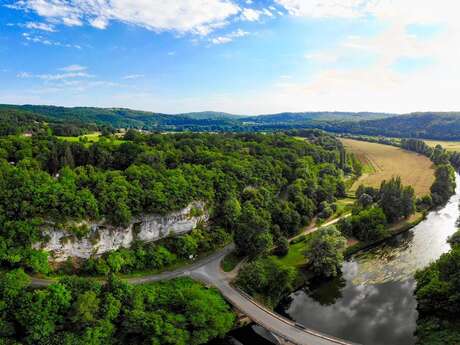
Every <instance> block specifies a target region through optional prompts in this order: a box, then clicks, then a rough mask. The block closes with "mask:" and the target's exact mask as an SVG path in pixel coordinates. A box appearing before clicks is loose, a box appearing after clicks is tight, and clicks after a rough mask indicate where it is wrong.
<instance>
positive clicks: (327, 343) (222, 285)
mask: <svg viewBox="0 0 460 345" xmlns="http://www.w3.org/2000/svg"><path fill="white" fill-rule="evenodd" d="M347 216H348V215H346V216H344V217H347ZM342 218H343V217H342ZM339 219H340V218H339ZM339 219H336V220H333V221H331V222H328V223H327V224H324V225H323V226H326V225H331V224H334V223H336V222H337V221H338V220H339ZM319 228H320V227H316V228H313V229H308V230H307V231H306V232H305V233H311V232H313V231H316V230H317V229H319ZM301 235H302V234H301ZM234 248H235V246H234V244H229V245H227V246H226V247H224V248H223V249H221V250H220V251H218V252H216V253H214V254H212V255H210V256H208V257H206V258H203V259H201V260H199V261H197V262H196V263H193V264H191V265H189V266H186V267H183V268H180V269H177V270H175V271H169V272H163V273H159V274H155V275H147V276H143V277H138V278H128V279H125V281H127V282H129V283H131V284H144V283H151V282H156V281H161V280H169V279H174V278H178V277H191V278H193V279H196V280H199V281H201V282H203V283H205V284H207V285H211V286H213V287H215V288H217V289H218V290H219V291H220V292H221V294H222V295H223V296H224V297H225V299H226V300H227V301H228V302H229V303H230V304H232V305H233V306H234V307H235V308H236V309H238V310H239V311H241V312H242V313H243V314H245V315H246V316H248V317H249V318H250V319H251V320H252V321H254V322H255V323H257V324H259V325H260V326H262V327H264V328H266V329H267V330H269V331H270V332H272V333H274V334H276V335H277V336H279V337H281V338H283V339H284V340H287V341H289V342H291V343H293V344H297V345H353V343H351V342H347V341H345V340H341V339H338V338H334V337H332V336H328V335H325V334H322V333H320V332H316V331H314V330H310V329H307V328H304V327H302V326H300V325H298V324H297V325H296V323H294V322H293V321H291V320H288V319H286V318H284V317H282V316H280V315H278V314H276V313H274V312H273V311H270V310H269V309H267V308H265V307H264V306H263V305H261V304H259V303H258V302H256V301H255V300H254V299H252V298H251V296H249V295H247V294H246V293H244V292H243V291H241V290H240V289H238V288H236V287H234V286H233V285H232V284H231V283H230V281H231V279H232V277H234V275H235V272H231V273H225V272H224V271H223V270H222V269H221V261H222V259H223V258H224V257H225V255H227V254H228V253H230V252H231V251H233V250H234ZM54 282H55V281H53V280H48V279H39V278H34V277H31V285H32V286H34V287H45V286H48V285H51V284H52V283H54Z"/></svg>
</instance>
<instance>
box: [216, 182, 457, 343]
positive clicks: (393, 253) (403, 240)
mask: <svg viewBox="0 0 460 345" xmlns="http://www.w3.org/2000/svg"><path fill="white" fill-rule="evenodd" d="M456 182H457V189H456V194H455V195H454V196H452V197H451V199H450V200H449V202H448V203H447V204H446V205H445V206H444V207H442V208H440V209H437V210H434V211H432V212H430V213H429V214H428V215H427V217H426V219H425V220H424V221H422V222H421V223H420V224H418V225H417V226H415V227H414V228H413V229H411V230H410V231H408V232H405V233H403V234H400V235H398V236H396V237H394V238H393V239H391V240H389V241H387V242H385V243H383V244H381V245H379V246H377V247H375V248H373V249H371V250H369V251H366V252H363V253H359V254H357V255H355V256H353V257H352V258H351V259H349V261H347V262H345V263H344V264H343V267H342V273H341V275H340V276H339V277H337V278H335V279H332V280H328V281H317V282H312V283H311V284H310V286H309V287H304V288H302V289H300V290H298V291H296V292H294V293H292V294H291V295H289V296H288V297H287V298H285V299H284V300H283V301H282V302H281V303H280V304H279V306H278V307H277V308H276V311H277V312H278V313H280V314H282V315H284V316H286V317H288V318H290V319H293V320H295V321H296V322H299V323H302V324H303V325H305V326H306V327H309V328H311V329H315V330H317V331H321V332H324V333H326V334H330V335H333V336H336V337H339V338H342V339H347V340H350V341H354V342H356V343H360V344H365V345H368V344H372V345H411V344H414V343H415V342H416V337H415V336H414V331H415V328H416V321H417V309H416V308H417V301H416V299H415V297H414V289H415V280H414V278H413V276H414V273H415V271H416V270H418V269H421V268H423V267H426V266H427V265H428V264H429V263H430V262H432V261H434V260H436V259H437V258H439V256H441V254H443V253H445V252H447V251H448V250H449V249H450V246H449V244H448V243H447V242H446V240H447V238H448V237H449V236H450V235H452V234H453V233H454V232H455V231H456V230H457V225H458V224H457V220H458V219H459V216H460V211H459V199H460V175H458V174H456ZM240 331H241V332H243V333H244V335H243V336H242V337H240V338H239V339H238V337H237V339H238V340H239V341H240V343H241V344H243V345H253V344H255V345H258V344H262V345H265V344H269V343H264V342H262V343H259V342H257V341H259V340H260V336H258V335H257V333H256V332H254V329H253V328H252V327H250V326H248V327H246V328H244V329H242V330H240ZM253 337H254V338H253ZM262 339H263V338H262ZM265 341H266V340H265ZM222 344H223V343H222ZM219 345H221V343H219Z"/></svg>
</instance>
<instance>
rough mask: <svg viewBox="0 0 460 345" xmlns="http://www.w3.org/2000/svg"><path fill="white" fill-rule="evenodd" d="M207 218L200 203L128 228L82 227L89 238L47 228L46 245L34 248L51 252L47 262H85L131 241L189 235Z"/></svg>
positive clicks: (144, 218)
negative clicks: (87, 230)
mask: <svg viewBox="0 0 460 345" xmlns="http://www.w3.org/2000/svg"><path fill="white" fill-rule="evenodd" d="M208 218H209V215H208V213H207V212H206V210H205V204H204V203H202V202H192V203H191V204H190V205H188V206H187V207H186V208H184V209H182V210H180V211H177V212H172V213H170V214H168V215H165V216H162V215H154V214H151V215H144V216H142V217H139V218H138V219H135V220H133V221H132V222H131V224H130V225H129V226H127V227H114V226H108V225H106V224H103V223H102V222H100V223H85V224H82V225H86V226H88V228H89V232H88V234H86V235H85V236H83V237H82V238H77V237H76V236H75V235H74V234H73V233H71V232H69V231H68V230H63V229H56V228H48V229H46V230H44V233H43V235H44V236H45V237H46V238H47V241H46V242H41V243H36V244H35V245H34V248H36V249H43V250H46V251H49V252H51V254H52V255H51V256H50V260H52V261H55V262H62V261H65V260H66V259H67V258H68V257H76V258H82V259H87V258H89V257H90V256H92V255H95V256H98V255H101V254H103V253H106V252H108V251H111V250H115V249H118V248H120V247H125V248H127V247H130V246H131V244H132V243H133V241H135V240H139V241H144V242H151V241H156V240H159V239H161V238H164V237H167V236H169V235H176V234H183V233H187V232H190V231H192V230H193V229H194V228H195V227H196V226H197V224H198V223H199V222H202V221H207V220H208Z"/></svg>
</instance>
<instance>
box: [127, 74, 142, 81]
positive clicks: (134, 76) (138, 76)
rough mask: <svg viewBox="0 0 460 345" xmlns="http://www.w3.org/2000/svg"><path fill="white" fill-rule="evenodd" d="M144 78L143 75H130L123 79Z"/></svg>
mask: <svg viewBox="0 0 460 345" xmlns="http://www.w3.org/2000/svg"><path fill="white" fill-rule="evenodd" d="M139 78H144V75H143V74H128V75H125V76H124V77H123V78H122V79H125V80H129V79H139Z"/></svg>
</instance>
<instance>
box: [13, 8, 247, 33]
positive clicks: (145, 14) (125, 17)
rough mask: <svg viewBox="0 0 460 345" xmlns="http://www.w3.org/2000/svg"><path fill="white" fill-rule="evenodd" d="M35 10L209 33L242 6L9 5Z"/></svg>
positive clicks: (72, 20)
mask: <svg viewBox="0 0 460 345" xmlns="http://www.w3.org/2000/svg"><path fill="white" fill-rule="evenodd" d="M10 7H13V8H16V9H22V10H32V11H35V12H36V13H37V14H38V15H40V16H42V17H44V18H46V19H48V20H50V21H55V22H61V23H63V24H65V25H68V26H78V25H83V24H85V23H88V24H89V25H91V26H93V27H95V28H98V29H104V28H106V27H107V26H108V25H109V23H110V22H111V21H119V22H124V23H128V24H132V25H137V26H141V27H144V28H146V29H148V30H153V31H164V30H172V31H176V32H179V33H194V34H199V35H206V34H208V33H209V32H211V31H212V30H213V29H215V28H216V27H221V26H222V25H225V22H226V20H227V19H228V18H230V17H231V16H234V15H237V14H238V13H239V12H240V11H241V8H240V7H239V6H238V5H237V4H236V3H234V2H233V1H231V0H170V1H165V0H111V1H108V0H97V1H96V0H72V1H68V0H49V1H47V0H19V1H17V2H16V3H15V4H14V5H12V6H10Z"/></svg>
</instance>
